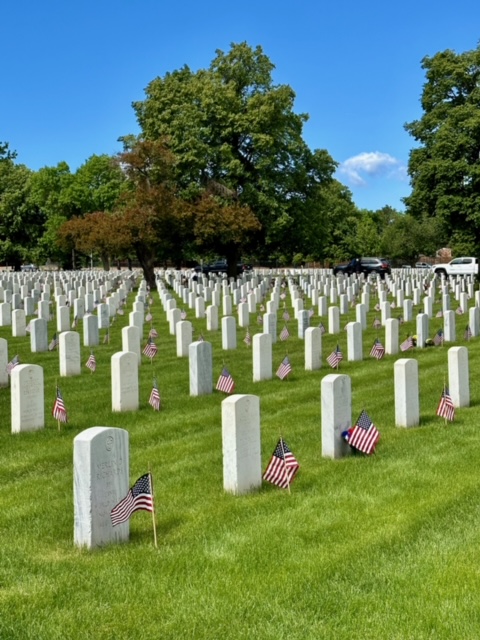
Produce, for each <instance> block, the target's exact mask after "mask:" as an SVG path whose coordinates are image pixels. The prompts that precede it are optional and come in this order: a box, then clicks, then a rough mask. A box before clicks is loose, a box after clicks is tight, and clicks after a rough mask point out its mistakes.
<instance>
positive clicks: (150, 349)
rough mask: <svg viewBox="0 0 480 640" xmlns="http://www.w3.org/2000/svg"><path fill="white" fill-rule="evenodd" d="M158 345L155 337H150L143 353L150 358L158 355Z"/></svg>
mask: <svg viewBox="0 0 480 640" xmlns="http://www.w3.org/2000/svg"><path fill="white" fill-rule="evenodd" d="M157 351H158V348H157V345H156V344H155V342H154V341H153V338H151V337H150V338H148V342H147V344H146V345H145V347H144V348H143V355H144V356H147V357H148V358H154V357H155V356H156V355H157Z"/></svg>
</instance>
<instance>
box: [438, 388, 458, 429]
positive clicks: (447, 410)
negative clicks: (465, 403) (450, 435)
mask: <svg viewBox="0 0 480 640" xmlns="http://www.w3.org/2000/svg"><path fill="white" fill-rule="evenodd" d="M437 416H440V418H445V420H449V421H450V422H452V421H453V420H454V419H455V407H454V406H453V400H452V398H451V396H450V393H449V391H448V387H447V386H444V387H443V391H442V397H441V398H440V402H439V404H438V408H437Z"/></svg>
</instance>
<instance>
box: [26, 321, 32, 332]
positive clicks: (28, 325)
mask: <svg viewBox="0 0 480 640" xmlns="http://www.w3.org/2000/svg"><path fill="white" fill-rule="evenodd" d="M31 330H32V327H31V324H30V322H29V323H28V324H27V326H26V327H25V331H26V332H27V333H30V331H31Z"/></svg>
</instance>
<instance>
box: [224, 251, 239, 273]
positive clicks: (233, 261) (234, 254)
mask: <svg viewBox="0 0 480 640" xmlns="http://www.w3.org/2000/svg"><path fill="white" fill-rule="evenodd" d="M238 253H239V251H238V246H237V245H236V244H231V245H228V246H227V247H225V258H226V259H227V275H228V277H229V278H235V277H236V276H237V272H238V269H237V262H238Z"/></svg>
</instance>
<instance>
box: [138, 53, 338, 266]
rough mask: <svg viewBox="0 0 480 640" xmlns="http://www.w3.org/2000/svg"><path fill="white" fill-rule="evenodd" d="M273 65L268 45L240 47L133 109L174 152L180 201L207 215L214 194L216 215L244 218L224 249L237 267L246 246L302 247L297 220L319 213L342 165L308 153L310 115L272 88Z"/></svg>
mask: <svg viewBox="0 0 480 640" xmlns="http://www.w3.org/2000/svg"><path fill="white" fill-rule="evenodd" d="M273 69H274V65H273V64H272V62H271V61H270V60H269V59H268V57H267V56H266V55H265V54H264V53H263V51H262V49H261V47H256V48H255V49H252V48H251V47H250V46H249V45H248V44H247V43H241V44H232V45H231V49H230V51H228V52H227V53H224V52H223V51H220V50H218V51H217V52H216V57H215V58H214V60H213V61H212V63H211V65H210V67H209V68H208V69H201V70H199V71H197V72H193V71H191V70H190V69H189V68H188V67H187V66H185V67H183V68H182V69H180V70H178V71H173V72H171V73H167V74H166V75H165V76H164V77H163V78H161V77H158V78H156V79H155V80H153V81H152V82H151V83H150V84H149V85H148V87H147V89H146V99H145V100H144V101H139V102H135V103H134V105H133V106H134V109H135V112H136V115H137V119H138V122H139V125H140V127H141V129H142V136H143V137H144V138H145V139H147V140H158V139H162V140H165V141H166V143H167V144H168V147H169V149H170V150H171V151H172V152H173V154H174V156H175V165H174V169H175V178H176V180H177V182H178V184H179V186H180V188H181V195H182V197H183V198H184V199H185V200H187V201H189V202H190V203H192V204H193V205H195V204H199V209H198V211H203V212H204V210H205V206H204V205H205V197H206V194H207V195H208V199H207V203H209V204H210V205H212V204H213V200H212V198H214V200H215V207H212V206H210V209H211V210H212V211H213V210H215V211H217V212H218V211H219V208H221V207H222V206H223V207H225V214H226V215H227V212H228V211H232V208H233V210H236V211H237V212H238V213H239V214H240V216H241V218H244V219H245V220H246V224H245V227H246V229H245V230H244V231H245V233H242V234H241V235H238V234H237V235H236V236H235V238H233V237H230V238H229V239H228V241H227V242H226V243H225V244H224V245H223V253H224V255H225V257H227V260H228V261H229V263H232V264H233V263H236V259H237V257H238V254H239V252H240V251H243V250H249V251H255V252H256V253H257V255H261V254H262V253H263V255H267V254H268V253H271V252H272V251H275V250H278V249H280V248H283V247H282V245H284V243H285V242H287V246H289V247H290V249H291V251H294V250H295V247H291V241H292V238H293V237H295V234H294V235H293V236H292V235H290V237H289V234H290V233H291V231H292V230H293V229H294V227H295V224H296V223H297V216H298V217H299V218H300V219H302V222H304V221H305V217H308V216H316V215H318V211H317V210H316V207H320V206H321V204H322V202H321V197H320V195H321V194H320V189H321V187H323V186H324V185H326V184H327V183H328V182H330V181H331V180H332V174H333V172H334V170H335V166H336V165H335V162H334V161H333V160H332V158H331V157H330V155H329V154H328V153H327V152H326V151H311V150H310V149H309V148H308V146H307V144H306V143H305V141H304V140H303V137H302V129H303V124H304V123H305V122H306V120H307V115H306V114H297V113H295V112H294V108H293V107H294V100H295V94H294V92H293V90H292V89H291V87H289V86H288V85H276V84H274V82H273V79H272V71H273ZM194 215H195V206H194ZM202 215H203V214H202ZM217 217H218V216H217ZM196 228H197V229H199V230H200V229H201V225H200V224H196ZM252 232H254V233H252ZM222 233H223V232H222V231H221V230H220V228H219V241H220V238H221V235H222ZM197 239H200V238H197ZM298 239H299V240H300V239H301V237H298ZM201 241H202V242H203V241H204V240H201ZM219 243H220V242H219ZM219 243H217V246H218V244H219Z"/></svg>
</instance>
